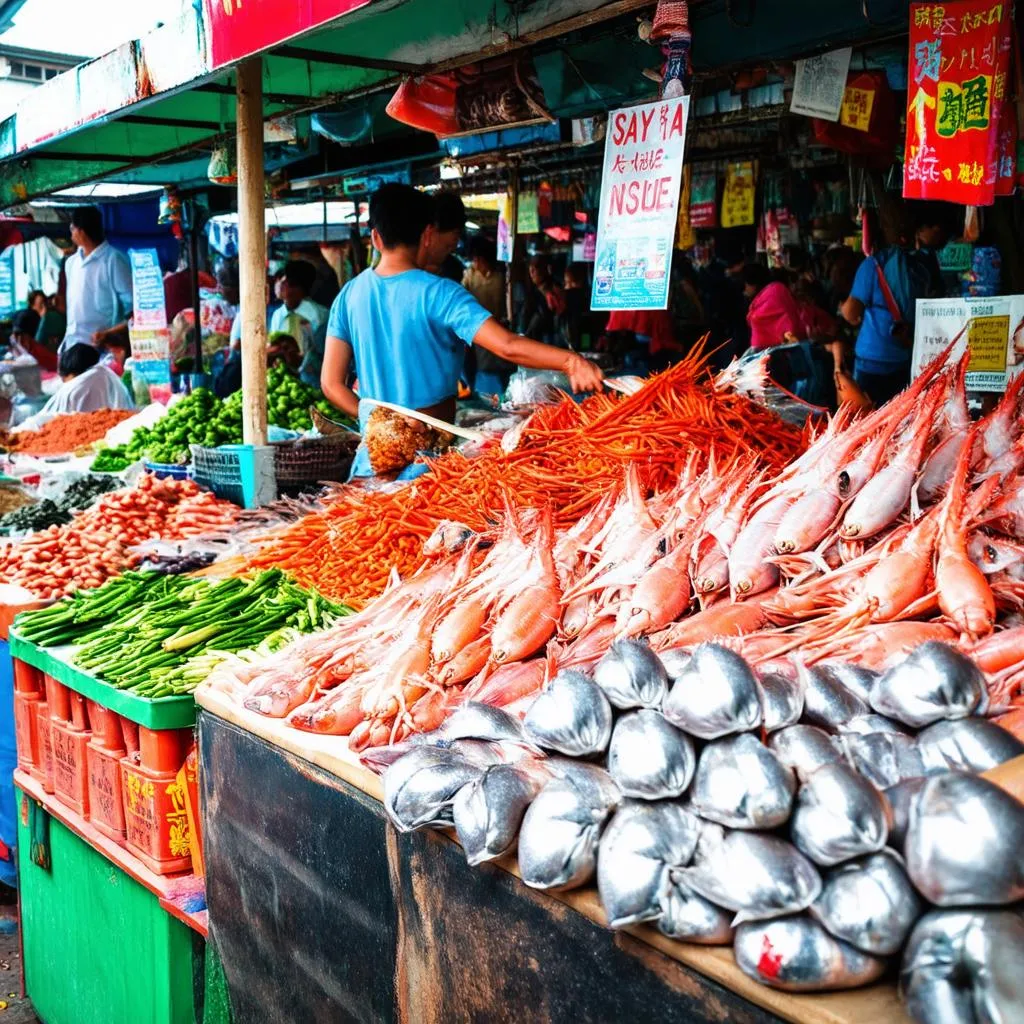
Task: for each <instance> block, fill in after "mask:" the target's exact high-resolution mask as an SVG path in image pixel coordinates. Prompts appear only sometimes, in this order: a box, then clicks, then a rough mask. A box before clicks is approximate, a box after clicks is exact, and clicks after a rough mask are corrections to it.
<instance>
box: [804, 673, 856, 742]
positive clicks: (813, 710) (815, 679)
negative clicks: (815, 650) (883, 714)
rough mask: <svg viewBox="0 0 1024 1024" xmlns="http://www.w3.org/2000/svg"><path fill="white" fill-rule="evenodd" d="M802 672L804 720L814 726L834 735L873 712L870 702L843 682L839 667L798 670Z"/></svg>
mask: <svg viewBox="0 0 1024 1024" xmlns="http://www.w3.org/2000/svg"><path fill="white" fill-rule="evenodd" d="M798 671H799V673H800V679H801V681H802V682H803V684H804V720H805V721H806V722H808V723H810V724H811V725H817V726H819V727H820V728H822V729H827V730H830V731H833V732H834V731H836V730H838V729H839V728H840V727H841V726H844V725H846V723H847V722H849V721H850V719H852V718H857V717H858V716H860V715H866V714H867V713H868V712H869V711H870V710H871V708H870V706H869V705H868V703H867V701H865V700H862V699H861V698H860V697H859V696H858V695H857V694H856V693H855V692H854V691H853V690H851V689H850V688H849V687H848V686H847V685H846V684H845V683H844V682H842V681H841V679H840V673H839V672H838V671H837V669H836V668H835V666H832V665H815V666H814V667H812V668H802V667H801V666H798Z"/></svg>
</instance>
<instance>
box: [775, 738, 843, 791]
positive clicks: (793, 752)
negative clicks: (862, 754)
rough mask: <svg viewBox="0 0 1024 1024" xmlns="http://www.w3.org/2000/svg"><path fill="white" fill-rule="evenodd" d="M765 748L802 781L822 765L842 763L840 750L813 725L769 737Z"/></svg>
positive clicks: (833, 741) (834, 742)
mask: <svg viewBox="0 0 1024 1024" xmlns="http://www.w3.org/2000/svg"><path fill="white" fill-rule="evenodd" d="M768 749H769V750H770V751H771V752H772V753H773V754H774V755H775V756H776V757H777V758H778V759H779V760H780V761H781V762H782V763H783V764H784V765H788V766H789V767H790V768H792V769H793V771H795V772H796V774H797V775H798V776H799V777H800V778H801V779H805V778H807V776H809V775H811V774H813V773H814V772H816V771H817V770H818V769H819V768H820V767H821V766H822V765H826V764H837V763H841V762H842V760H843V754H842V751H841V750H840V749H839V746H838V744H837V743H836V741H835V740H833V739H832V737H831V736H829V734H828V733H827V732H825V730H824V729H819V728H818V727H817V726H816V725H790V726H788V727H787V728H785V729H780V730H779V731H778V732H777V733H775V734H773V735H772V736H769V737H768Z"/></svg>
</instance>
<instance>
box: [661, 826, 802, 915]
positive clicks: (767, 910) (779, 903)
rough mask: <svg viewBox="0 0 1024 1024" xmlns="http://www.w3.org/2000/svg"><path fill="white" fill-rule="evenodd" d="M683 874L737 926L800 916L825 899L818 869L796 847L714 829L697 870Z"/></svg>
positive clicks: (709, 829) (701, 845)
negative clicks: (728, 913)
mask: <svg viewBox="0 0 1024 1024" xmlns="http://www.w3.org/2000/svg"><path fill="white" fill-rule="evenodd" d="M679 874H680V876H681V877H682V880H683V881H684V882H685V883H686V884H687V885H688V886H689V887H690V888H691V889H693V890H694V891H695V892H697V893H699V894H700V895H701V896H703V897H704V898H705V899H707V900H710V901H711V902H712V903H714V904H716V905H717V906H720V907H725V908H727V909H728V910H734V911H736V917H735V919H734V922H733V923H734V924H740V923H741V922H743V921H758V920H763V919H765V918H770V917H781V916H782V915H784V914H795V913H797V912H798V911H800V910H805V909H806V908H807V907H809V906H810V905H811V904H812V903H813V902H814V901H815V900H816V899H817V898H818V896H819V894H820V893H821V876H820V875H819V874H818V870H817V868H815V866H814V865H813V864H812V863H811V862H810V861H809V860H808V859H807V858H806V857H805V856H804V855H803V854H802V853H801V852H800V851H799V850H798V849H797V848H796V847H795V846H793V845H792V844H791V843H787V842H786V841H785V840H784V839H779V838H778V837H777V836H772V835H766V834H765V833H762V832H744V831H728V830H726V829H723V828H722V827H721V826H717V825H711V824H709V825H705V826H704V828H703V829H702V831H701V836H700V839H699V841H698V843H697V850H696V852H695V853H694V858H693V865H692V866H691V867H689V868H684V869H682V871H680V872H679Z"/></svg>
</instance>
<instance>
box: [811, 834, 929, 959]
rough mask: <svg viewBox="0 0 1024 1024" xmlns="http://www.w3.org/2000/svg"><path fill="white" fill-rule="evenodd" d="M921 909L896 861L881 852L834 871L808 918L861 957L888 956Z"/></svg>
mask: <svg viewBox="0 0 1024 1024" xmlns="http://www.w3.org/2000/svg"><path fill="white" fill-rule="evenodd" d="M921 909H922V906H921V900H920V899H919V898H918V895H917V893H916V892H915V890H914V887H913V886H912V885H911V884H910V879H909V878H907V873H906V871H905V870H904V869H903V864H902V862H901V861H900V858H899V857H897V856H896V854H895V853H893V852H892V851H891V850H882V851H881V852H879V853H873V854H871V855H870V856H868V857H863V858H861V859H860V860H852V861H850V862H849V863H847V864H841V865H840V866H839V867H837V868H833V870H831V871H830V872H829V873H828V874H827V875H826V876H825V886H824V888H823V889H822V890H821V895H820V896H819V897H818V898H817V899H816V900H815V901H814V903H813V904H812V905H811V916H812V917H813V918H814V919H815V920H816V921H818V922H819V923H820V924H822V925H824V926H825V928H827V929H828V931H829V932H831V933H832V934H833V935H834V936H835V937H836V938H837V939H842V940H843V942H848V943H849V944H850V945H851V946H855V947H856V948H857V949H859V950H860V951H861V952H862V953H871V954H873V955H874V956H889V955H891V954H893V953H896V952H898V951H899V948H900V947H901V946H902V945H903V943H904V941H905V940H906V938H907V936H908V935H909V934H910V929H911V928H913V927H914V922H915V921H916V920H917V919H918V917H920V915H921Z"/></svg>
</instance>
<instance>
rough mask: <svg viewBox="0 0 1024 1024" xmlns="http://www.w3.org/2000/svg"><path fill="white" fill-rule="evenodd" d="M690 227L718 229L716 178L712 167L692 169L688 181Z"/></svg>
mask: <svg viewBox="0 0 1024 1024" xmlns="http://www.w3.org/2000/svg"><path fill="white" fill-rule="evenodd" d="M690 227H692V228H717V227H718V176H717V175H716V174H715V170H714V168H713V167H710V168H708V167H705V168H703V169H701V168H700V167H696V168H694V171H693V175H692V178H691V180H690Z"/></svg>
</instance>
